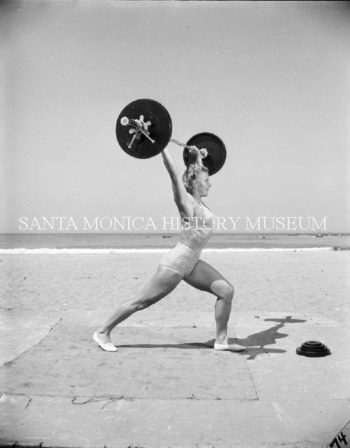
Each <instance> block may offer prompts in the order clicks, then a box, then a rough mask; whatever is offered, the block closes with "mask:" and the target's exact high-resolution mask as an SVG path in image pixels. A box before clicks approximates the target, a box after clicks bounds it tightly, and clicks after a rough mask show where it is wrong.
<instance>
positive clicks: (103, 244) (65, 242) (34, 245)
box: [0, 232, 350, 250]
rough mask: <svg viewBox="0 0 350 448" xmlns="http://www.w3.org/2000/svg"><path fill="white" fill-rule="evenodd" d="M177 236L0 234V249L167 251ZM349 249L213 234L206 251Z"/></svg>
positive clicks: (337, 240)
mask: <svg viewBox="0 0 350 448" xmlns="http://www.w3.org/2000/svg"><path fill="white" fill-rule="evenodd" d="M179 236H180V233H167V232H154V233H150V232H149V233H128V232H127V233H29V234H28V233H27V234H25V233H20V234H19V233H6V234H0V249H2V250H7V249H23V250H25V249H27V250H30V249H48V250H50V249H57V250H59V249H67V250H69V249H84V250H85V249H92V250H93V249H96V250H98V249H104V250H105V249H106V250H113V249H123V250H126V249H130V250H133V249H167V248H171V247H174V246H175V244H176V242H177V241H178V240H179ZM318 247H319V248H331V249H332V248H333V249H335V250H347V249H349V248H350V233H329V232H327V233H323V234H321V233H317V234H315V233H312V234H310V233H298V234H290V233H288V234H286V233H265V232H262V233H251V232H245V233H228V232H225V233H224V232H220V233H214V234H213V235H212V236H211V238H210V240H209V241H208V243H207V245H206V248H208V249H264V248H265V249H283V248H284V249H288V248H291V249H293V248H295V249H302V248H305V249H308V248H318Z"/></svg>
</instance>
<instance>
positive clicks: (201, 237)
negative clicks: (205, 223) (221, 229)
mask: <svg viewBox="0 0 350 448" xmlns="http://www.w3.org/2000/svg"><path fill="white" fill-rule="evenodd" d="M211 234H212V230H211V229H206V228H189V229H183V230H182V231H181V235H180V242H181V243H183V244H186V246H188V247H190V248H191V249H193V250H201V249H203V248H204V246H205V245H206V243H207V242H208V240H209V238H210V235H211Z"/></svg>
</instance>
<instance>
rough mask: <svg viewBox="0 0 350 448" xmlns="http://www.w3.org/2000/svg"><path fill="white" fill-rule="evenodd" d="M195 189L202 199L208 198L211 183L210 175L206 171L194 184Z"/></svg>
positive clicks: (200, 174) (202, 172)
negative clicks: (203, 197)
mask: <svg viewBox="0 0 350 448" xmlns="http://www.w3.org/2000/svg"><path fill="white" fill-rule="evenodd" d="M194 188H195V190H196V191H197V193H198V194H199V196H200V197H202V196H208V192H209V188H211V183H210V179H209V174H208V173H207V172H206V171H201V172H200V173H199V175H198V176H197V179H196V181H195V182H194Z"/></svg>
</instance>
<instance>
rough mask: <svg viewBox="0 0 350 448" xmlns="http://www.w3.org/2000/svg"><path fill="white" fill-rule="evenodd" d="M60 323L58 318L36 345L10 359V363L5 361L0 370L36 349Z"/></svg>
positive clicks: (60, 319)
mask: <svg viewBox="0 0 350 448" xmlns="http://www.w3.org/2000/svg"><path fill="white" fill-rule="evenodd" d="M61 321H62V317H60V318H59V319H58V320H57V322H55V323H54V324H53V325H51V326H50V327H49V329H48V330H47V332H46V333H45V335H44V336H43V337H42V338H41V339H40V341H39V342H37V343H36V344H34V345H30V347H28V348H27V349H25V350H24V351H23V352H21V353H19V354H18V355H17V356H15V357H14V358H13V359H11V360H10V361H6V362H4V363H3V364H2V365H1V366H0V368H2V367H9V366H11V364H12V363H14V362H16V361H17V360H18V358H19V357H21V356H22V355H24V354H26V353H27V352H29V351H30V350H32V349H33V348H35V347H38V345H40V344H41V343H42V342H43V340H44V339H45V338H47V336H48V335H49V334H50V333H51V332H52V331H53V330H54V329H55V328H56V327H57V325H58V324H59V323H60V322H61Z"/></svg>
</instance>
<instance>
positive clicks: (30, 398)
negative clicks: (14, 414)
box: [24, 397, 33, 409]
mask: <svg viewBox="0 0 350 448" xmlns="http://www.w3.org/2000/svg"><path fill="white" fill-rule="evenodd" d="M32 401H33V398H32V397H29V399H28V403H27V404H26V405H25V407H24V409H28V408H29V405H30V403H31V402H32Z"/></svg>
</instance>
